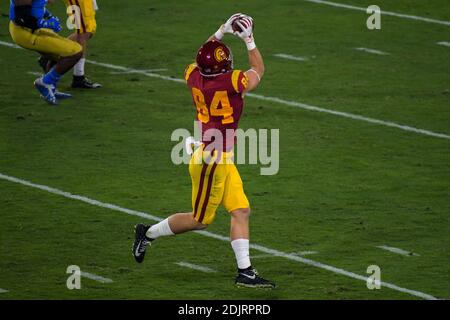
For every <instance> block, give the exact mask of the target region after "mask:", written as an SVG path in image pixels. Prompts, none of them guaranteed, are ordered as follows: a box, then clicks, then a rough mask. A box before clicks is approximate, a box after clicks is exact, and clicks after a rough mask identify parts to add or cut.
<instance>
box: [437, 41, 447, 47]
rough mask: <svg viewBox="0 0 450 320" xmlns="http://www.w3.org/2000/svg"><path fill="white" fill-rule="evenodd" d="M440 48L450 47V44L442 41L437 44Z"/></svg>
mask: <svg viewBox="0 0 450 320" xmlns="http://www.w3.org/2000/svg"><path fill="white" fill-rule="evenodd" d="M437 44H438V45H440V46H444V47H450V42H447V41H441V42H438V43H437Z"/></svg>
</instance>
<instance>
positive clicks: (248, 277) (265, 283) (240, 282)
mask: <svg viewBox="0 0 450 320" xmlns="http://www.w3.org/2000/svg"><path fill="white" fill-rule="evenodd" d="M235 284H236V286H238V287H248V288H263V289H273V288H275V283H273V282H271V281H269V280H266V279H264V278H262V277H260V276H259V275H258V271H256V269H254V268H253V267H251V266H250V267H248V268H247V269H238V275H237V277H236V281H235Z"/></svg>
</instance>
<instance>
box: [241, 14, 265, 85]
mask: <svg viewBox="0 0 450 320" xmlns="http://www.w3.org/2000/svg"><path fill="white" fill-rule="evenodd" d="M236 24H237V25H238V26H239V27H240V28H241V32H237V31H236V32H234V34H235V35H236V36H238V37H239V38H241V39H242V40H244V42H245V45H246V46H247V50H248V60H249V63H250V69H249V70H247V71H246V72H245V75H246V76H247V79H248V85H247V88H246V89H245V91H244V93H245V92H249V91H252V90H254V89H256V87H257V86H258V85H259V83H260V82H261V79H262V77H263V75H264V70H265V68H264V60H263V58H262V55H261V52H259V50H258V48H257V47H256V44H255V39H254V38H253V19H252V18H251V17H249V16H245V15H244V16H241V17H240V18H239V21H237V22H236Z"/></svg>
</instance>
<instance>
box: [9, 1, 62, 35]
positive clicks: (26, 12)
mask: <svg viewBox="0 0 450 320" xmlns="http://www.w3.org/2000/svg"><path fill="white" fill-rule="evenodd" d="M32 4H33V0H14V23H15V24H17V25H19V26H21V27H25V28H29V29H31V30H33V31H34V30H36V29H40V28H48V29H52V30H53V31H55V32H59V31H61V24H60V22H59V19H58V18H57V17H54V16H48V17H43V18H41V19H37V18H36V17H34V16H33V14H32Z"/></svg>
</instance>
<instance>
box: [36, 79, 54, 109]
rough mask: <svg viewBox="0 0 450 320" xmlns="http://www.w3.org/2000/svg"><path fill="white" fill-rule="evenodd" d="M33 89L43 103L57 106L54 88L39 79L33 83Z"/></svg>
mask: <svg viewBox="0 0 450 320" xmlns="http://www.w3.org/2000/svg"><path fill="white" fill-rule="evenodd" d="M34 87H35V88H36V89H37V91H39V93H40V94H41V97H42V98H43V99H44V100H45V101H47V102H48V103H50V104H53V105H56V104H58V101H57V100H56V96H55V91H56V87H55V86H54V85H52V84H46V83H44V81H43V78H42V77H40V78H38V79H36V80H35V81H34Z"/></svg>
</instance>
